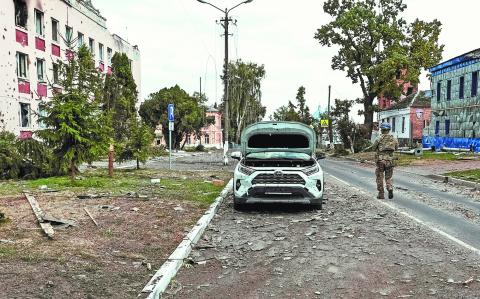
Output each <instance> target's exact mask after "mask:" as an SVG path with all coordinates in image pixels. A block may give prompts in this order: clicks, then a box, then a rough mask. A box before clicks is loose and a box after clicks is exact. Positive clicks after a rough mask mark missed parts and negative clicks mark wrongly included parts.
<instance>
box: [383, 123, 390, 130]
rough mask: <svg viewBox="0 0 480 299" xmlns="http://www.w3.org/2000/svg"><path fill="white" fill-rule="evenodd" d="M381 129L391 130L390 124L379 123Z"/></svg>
mask: <svg viewBox="0 0 480 299" xmlns="http://www.w3.org/2000/svg"><path fill="white" fill-rule="evenodd" d="M380 129H381V130H391V129H392V126H391V125H390V124H389V123H383V124H381V125H380Z"/></svg>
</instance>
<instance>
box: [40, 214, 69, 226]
mask: <svg viewBox="0 0 480 299" xmlns="http://www.w3.org/2000/svg"><path fill="white" fill-rule="evenodd" d="M42 218H43V220H44V221H48V222H50V224H52V225H64V226H65V227H69V226H77V224H76V223H75V221H73V220H66V219H61V218H56V217H53V216H52V215H49V214H44V215H43V217H42Z"/></svg>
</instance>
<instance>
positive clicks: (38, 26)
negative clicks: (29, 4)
mask: <svg viewBox="0 0 480 299" xmlns="http://www.w3.org/2000/svg"><path fill="white" fill-rule="evenodd" d="M35 32H36V33H37V35H38V36H43V12H41V11H39V10H37V9H35Z"/></svg>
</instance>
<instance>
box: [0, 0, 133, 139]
mask: <svg viewBox="0 0 480 299" xmlns="http://www.w3.org/2000/svg"><path fill="white" fill-rule="evenodd" d="M0 29H1V33H0V130H7V131H10V132H13V133H15V134H16V135H17V136H20V137H21V138H29V137H31V136H32V133H33V132H34V131H35V130H38V129H39V128H42V124H41V123H39V122H38V115H42V114H43V113H44V112H43V111H42V103H44V101H45V100H48V99H49V98H51V97H52V96H53V93H54V92H59V91H61V87H60V86H59V85H57V83H58V79H59V77H58V76H59V74H58V63H59V61H66V60H67V59H68V57H70V56H71V55H72V54H73V53H74V51H76V50H77V49H78V48H79V47H80V46H82V45H85V46H87V47H88V48H89V49H90V51H91V52H92V54H93V57H94V59H95V64H96V66H97V67H98V69H99V70H100V71H101V72H103V73H104V74H105V75H108V74H109V73H111V71H112V69H111V58H112V57H113V55H114V54H115V53H117V52H118V53H125V54H126V55H127V56H128V57H129V58H130V61H131V68H132V74H133V77H134V79H135V82H136V84H137V87H138V88H140V85H141V75H140V66H141V61H140V52H139V49H138V47H137V46H132V45H131V44H130V43H128V42H127V41H126V40H125V39H123V38H122V37H120V36H119V35H116V34H112V33H110V32H109V31H108V29H107V26H106V19H105V18H104V17H103V16H102V15H101V14H100V12H99V11H98V10H97V9H96V8H95V7H94V6H93V4H92V2H91V0H2V5H1V6H0ZM138 92H139V93H140V90H138Z"/></svg>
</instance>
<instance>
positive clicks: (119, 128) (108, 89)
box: [102, 53, 138, 143]
mask: <svg viewBox="0 0 480 299" xmlns="http://www.w3.org/2000/svg"><path fill="white" fill-rule="evenodd" d="M137 98H138V91H137V84H136V83H135V80H134V79H133V75H132V70H131V67H130V61H129V59H128V56H127V55H126V54H125V53H115V55H113V57H112V74H111V75H107V76H106V78H105V87H104V96H103V103H102V109H103V110H104V111H105V112H107V113H108V114H109V115H110V117H111V124H112V128H113V131H114V135H113V136H114V140H115V142H116V143H122V142H125V139H126V138H127V135H128V134H129V131H130V126H131V125H132V124H133V123H135V122H136V121H137V109H136V107H135V105H136V103H137Z"/></svg>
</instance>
